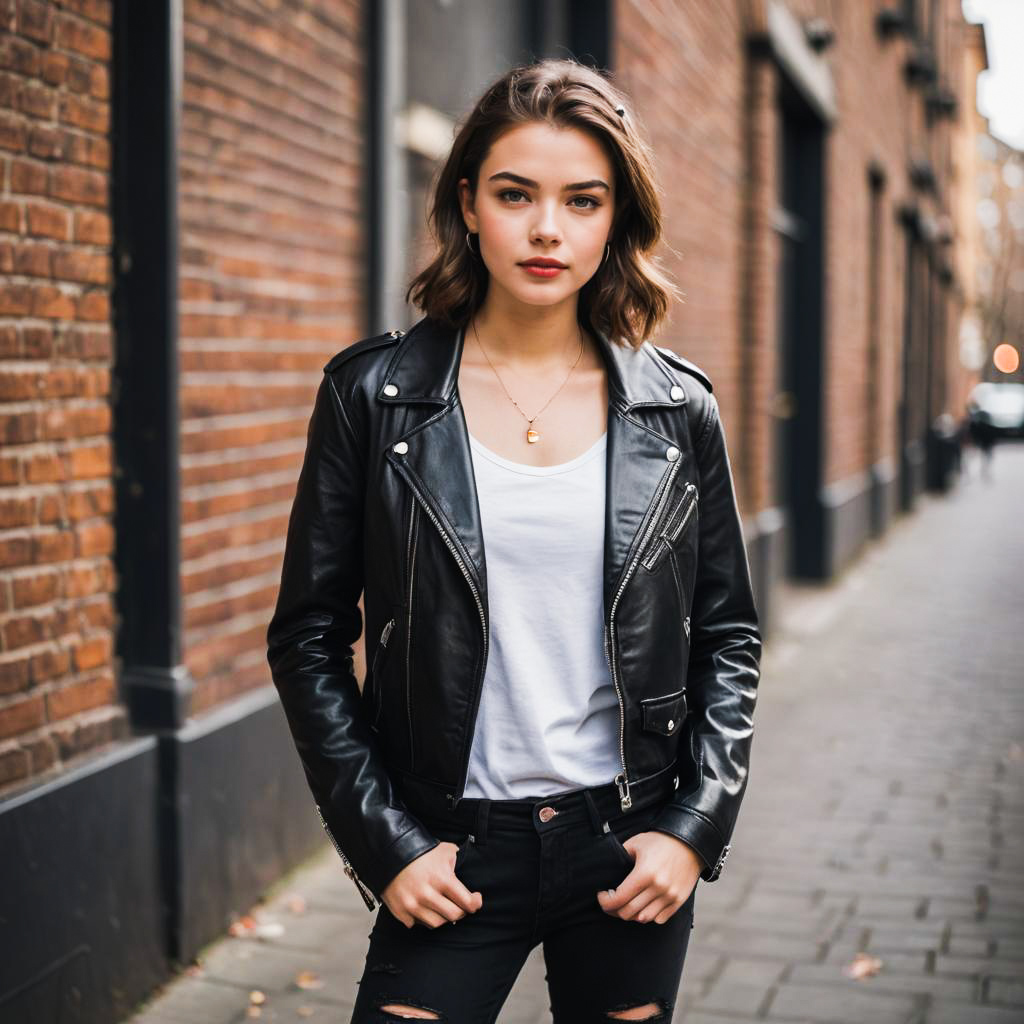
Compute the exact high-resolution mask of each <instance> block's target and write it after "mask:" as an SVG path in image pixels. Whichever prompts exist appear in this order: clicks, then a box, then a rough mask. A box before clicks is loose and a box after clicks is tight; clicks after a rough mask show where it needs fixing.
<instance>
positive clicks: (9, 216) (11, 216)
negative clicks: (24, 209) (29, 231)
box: [0, 199, 21, 232]
mask: <svg viewBox="0 0 1024 1024" xmlns="http://www.w3.org/2000/svg"><path fill="white" fill-rule="evenodd" d="M20 230H21V204H20V203H11V202H7V201H6V200H3V199H0V231H15V232H17V231H20Z"/></svg>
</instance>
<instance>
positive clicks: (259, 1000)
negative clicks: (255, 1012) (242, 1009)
mask: <svg viewBox="0 0 1024 1024" xmlns="http://www.w3.org/2000/svg"><path fill="white" fill-rule="evenodd" d="M266 1001H267V997H266V996H265V995H264V994H263V993H262V992H261V991H260V990H259V989H258V988H254V989H253V990H252V991H251V992H250V993H249V1002H250V1003H252V1005H253V1006H261V1005H262V1004H263V1003H265V1002H266Z"/></svg>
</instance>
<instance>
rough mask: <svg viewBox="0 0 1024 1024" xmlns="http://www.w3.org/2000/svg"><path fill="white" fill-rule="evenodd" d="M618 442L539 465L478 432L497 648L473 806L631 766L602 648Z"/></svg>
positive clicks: (481, 722)
mask: <svg viewBox="0 0 1024 1024" xmlns="http://www.w3.org/2000/svg"><path fill="white" fill-rule="evenodd" d="M607 440H608V435H607V433H605V434H603V435H602V436H601V437H600V438H599V439H598V440H597V441H596V442H594V444H593V445H592V446H591V447H590V448H589V449H588V450H587V451H585V452H583V453H581V454H580V455H578V456H577V457H576V458H574V459H571V460H570V461H569V462H563V463H561V464H560V465H557V466H529V465H526V464H524V463H520V462H512V461H510V460H509V459H506V458H504V457H503V456H501V455H499V454H498V453H497V452H493V451H491V450H490V449H488V448H485V447H484V445H482V444H481V443H480V442H479V441H478V440H477V439H476V438H475V437H472V436H470V447H471V450H472V455H473V471H474V473H475V475H476V487H477V495H478V500H479V504H480V517H481V520H482V525H483V535H484V554H485V559H486V565H487V597H488V608H489V622H490V647H489V651H488V657H487V667H486V671H485V675H484V683H483V692H482V694H481V697H480V707H479V711H478V715H477V721H476V729H475V732H474V734H473V747H472V750H471V751H470V759H469V774H468V777H467V780H466V793H465V795H466V797H468V798H480V797H487V798H489V799H492V800H515V799H521V798H523V797H528V796H553V795H554V794H556V793H562V792H565V791H566V790H569V789H578V788H579V787H581V786H597V785H603V784H605V783H608V782H611V781H612V780H613V779H614V777H615V774H616V773H617V772H618V771H619V770H620V767H621V766H620V759H619V702H618V698H617V697H616V694H615V687H614V685H613V683H612V679H611V675H610V673H609V670H608V662H607V660H606V659H605V655H604V646H603V584H602V580H603V572H604V569H603V564H604V516H605V451H606V448H607Z"/></svg>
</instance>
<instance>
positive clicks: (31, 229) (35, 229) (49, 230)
mask: <svg viewBox="0 0 1024 1024" xmlns="http://www.w3.org/2000/svg"><path fill="white" fill-rule="evenodd" d="M25 219H26V224H27V228H28V234H30V235H35V236H37V237H43V238H53V239H56V240H57V241H59V242H65V241H69V240H70V238H71V212H70V211H69V210H66V209H64V208H63V207H61V206H53V205H52V204H49V203H37V202H27V203H26V204H25Z"/></svg>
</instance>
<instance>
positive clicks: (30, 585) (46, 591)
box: [11, 572, 60, 608]
mask: <svg viewBox="0 0 1024 1024" xmlns="http://www.w3.org/2000/svg"><path fill="white" fill-rule="evenodd" d="M11 589H12V592H13V596H14V607H15V608H29V607H32V606H33V605H39V604H46V603H48V602H50V601H54V600H56V599H57V597H58V596H59V594H60V576H59V575H58V574H57V573H56V572H46V573H39V574H37V575H34V576H21V577H17V578H15V579H14V580H12V582H11Z"/></svg>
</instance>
